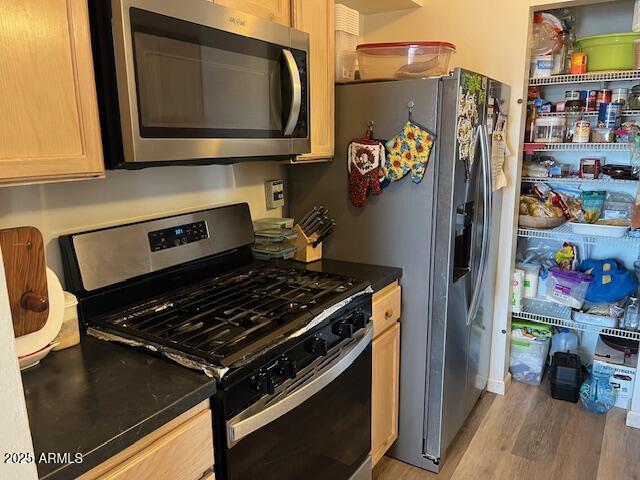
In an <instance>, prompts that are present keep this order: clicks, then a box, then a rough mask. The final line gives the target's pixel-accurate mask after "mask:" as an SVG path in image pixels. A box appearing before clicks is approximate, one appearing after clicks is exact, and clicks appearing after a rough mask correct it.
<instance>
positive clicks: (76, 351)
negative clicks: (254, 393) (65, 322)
mask: <svg viewBox="0 0 640 480" xmlns="http://www.w3.org/2000/svg"><path fill="white" fill-rule="evenodd" d="M22 378H23V385H24V391H25V397H26V402H27V411H28V415H29V424H30V427H31V436H32V439H33V447H34V450H35V454H36V459H37V458H38V456H39V454H40V453H43V452H45V453H48V452H56V453H69V454H71V459H73V456H74V454H75V453H82V454H83V461H82V463H67V464H53V463H39V464H38V465H37V467H38V475H39V477H40V478H45V479H65V480H66V479H71V478H76V477H77V476H78V475H80V474H81V473H84V472H86V471H88V470H90V469H91V468H93V467H95V466H96V465H98V464H100V463H102V462H104V461H105V460H107V459H108V458H110V457H112V456H113V455H115V454H117V453H118V452H120V451H122V450H124V449H125V448H127V447H128V446H129V445H132V444H133V443H135V442H136V441H137V440H138V439H140V438H142V437H143V436H145V435H147V434H148V433H150V432H152V431H154V430H155V429H157V428H158V427H160V426H162V425H164V424H165V423H167V422H168V421H170V420H172V419H174V418H175V417H177V416H178V415H180V414H181V413H184V412H186V411H187V410H189V409H190V408H191V407H193V406H195V405H197V404H198V403H200V402H201V401H203V400H205V399H207V398H209V397H211V396H212V395H213V394H214V393H215V381H214V380H213V379H211V378H209V377H207V376H206V375H204V374H203V373H199V372H197V371H195V370H189V369H187V368H184V367H181V366H179V365H177V364H174V363H172V362H170V361H168V360H165V359H162V358H159V357H155V356H153V355H148V354H144V353H141V352H138V351H136V350H135V349H133V348H131V347H126V346H123V345H118V344H114V343H109V342H105V341H102V340H97V339H95V338H92V337H88V336H83V337H82V340H81V342H80V345H77V346H75V347H71V348H68V349H66V350H62V351H59V352H51V353H50V354H49V355H48V356H47V357H46V358H44V359H43V360H42V362H41V363H40V364H39V365H37V366H35V367H33V368H32V369H29V370H26V371H24V372H23V374H22Z"/></svg>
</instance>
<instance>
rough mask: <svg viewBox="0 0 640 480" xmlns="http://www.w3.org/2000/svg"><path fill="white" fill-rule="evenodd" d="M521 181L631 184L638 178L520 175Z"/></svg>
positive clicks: (574, 183)
mask: <svg viewBox="0 0 640 480" xmlns="http://www.w3.org/2000/svg"><path fill="white" fill-rule="evenodd" d="M521 180H522V181H523V182H531V183H535V182H542V183H557V184H562V183H565V184H571V185H580V184H582V183H622V184H625V183H627V184H632V183H638V180H621V179H617V178H597V179H588V178H574V177H571V178H553V177H546V178H538V177H522V179H521Z"/></svg>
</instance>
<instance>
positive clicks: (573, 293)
mask: <svg viewBox="0 0 640 480" xmlns="http://www.w3.org/2000/svg"><path fill="white" fill-rule="evenodd" d="M592 281H593V277H592V276H591V275H588V274H586V273H581V272H575V271H567V270H562V269H561V268H560V267H553V268H551V269H550V270H549V278H547V298H548V299H549V300H551V301H552V302H555V303H559V304H560V305H566V306H567V307H571V308H576V309H577V308H582V304H583V303H584V297H585V295H586V294H587V288H588V287H589V284H590V283H591V282H592Z"/></svg>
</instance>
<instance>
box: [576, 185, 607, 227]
mask: <svg viewBox="0 0 640 480" xmlns="http://www.w3.org/2000/svg"><path fill="white" fill-rule="evenodd" d="M606 198H607V192H605V191H601V190H587V191H584V192H582V218H581V220H582V221H583V222H584V223H596V222H597V221H598V220H599V219H600V217H601V216H602V210H603V209H604V201H605V199H606Z"/></svg>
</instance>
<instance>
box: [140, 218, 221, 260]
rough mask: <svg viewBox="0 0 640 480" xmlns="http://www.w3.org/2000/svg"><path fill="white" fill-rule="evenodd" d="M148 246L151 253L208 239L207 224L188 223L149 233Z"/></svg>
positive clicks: (202, 222)
mask: <svg viewBox="0 0 640 480" xmlns="http://www.w3.org/2000/svg"><path fill="white" fill-rule="evenodd" d="M148 235H149V246H150V247H151V251H152V252H157V251H159V250H165V249H167V248H173V247H179V246H180V245H187V244H188V243H193V242H197V241H199V240H204V239H206V238H209V230H208V228H207V222H204V221H201V222H195V223H188V224H186V225H178V226H176V227H170V228H165V229H163V230H155V231H153V232H149V234H148Z"/></svg>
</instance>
